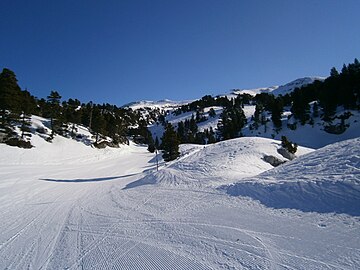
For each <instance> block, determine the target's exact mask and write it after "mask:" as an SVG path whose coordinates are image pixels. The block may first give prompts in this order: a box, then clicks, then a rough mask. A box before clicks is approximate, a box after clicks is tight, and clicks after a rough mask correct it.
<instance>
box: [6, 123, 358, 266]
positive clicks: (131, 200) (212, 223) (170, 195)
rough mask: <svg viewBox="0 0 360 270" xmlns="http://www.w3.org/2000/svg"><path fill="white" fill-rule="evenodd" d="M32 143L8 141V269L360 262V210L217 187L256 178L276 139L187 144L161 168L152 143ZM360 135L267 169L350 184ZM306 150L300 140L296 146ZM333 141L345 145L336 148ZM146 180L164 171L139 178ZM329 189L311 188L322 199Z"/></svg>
mask: <svg viewBox="0 0 360 270" xmlns="http://www.w3.org/2000/svg"><path fill="white" fill-rule="evenodd" d="M41 123H43V122H42V121H40V122H39V124H41ZM32 142H33V144H34V146H35V147H34V148H32V149H20V148H14V147H10V146H7V145H4V144H1V145H0V220H1V222H0V268H1V269H15V270H17V269H19V270H20V269H21V270H22V269H358V268H359V267H360V253H359V250H360V244H359V243H360V241H359V240H360V239H359V235H360V234H359V232H360V221H359V218H358V217H356V216H352V215H353V214H354V213H353V212H352V213H350V214H352V215H344V214H342V215H338V214H336V215H334V214H326V213H318V212H303V211H299V209H298V208H297V209H298V210H291V209H288V208H283V207H286V206H282V208H281V209H274V208H269V207H267V206H266V203H263V204H262V203H259V202H258V201H256V200H252V199H250V198H248V197H242V196H230V195H228V194H227V193H226V192H224V191H223V189H216V188H215V187H214V186H218V185H220V184H223V183H228V182H230V181H234V180H239V179H243V180H244V179H249V178H248V177H249V176H252V177H255V178H254V179H259V177H257V176H256V174H257V173H259V172H263V171H265V170H267V169H269V168H271V166H270V165H268V164H266V163H265V162H264V161H262V155H264V154H269V155H276V156H277V157H278V158H281V157H280V156H278V154H277V151H276V149H277V148H278V147H279V142H277V141H273V140H268V139H261V138H239V139H235V140H230V141H226V142H221V143H218V144H214V145H209V146H207V147H205V148H204V147H203V146H194V145H184V146H182V153H183V154H182V157H181V158H180V159H179V160H176V161H174V162H172V163H169V164H166V165H165V164H163V163H161V164H160V171H159V172H156V169H155V164H156V163H155V161H156V159H155V156H154V154H151V153H149V152H148V151H147V150H146V147H144V146H139V145H135V144H133V143H130V145H124V146H121V147H120V148H105V149H95V148H92V147H90V146H88V145H86V144H84V143H83V142H76V141H74V140H72V139H68V138H64V137H60V136H56V137H55V138H54V140H53V142H52V143H49V142H46V141H45V140H44V139H42V138H41V137H40V135H38V134H35V135H34V136H33V137H32ZM356 145H359V140H353V141H349V142H344V144H340V145H338V146H335V147H334V148H331V147H329V148H326V149H323V150H320V151H319V156H318V155H317V154H316V153H317V151H315V152H312V153H310V154H308V155H304V156H302V157H299V159H298V162H296V161H295V162H289V163H288V165H286V164H285V165H283V166H281V167H278V169H275V170H274V171H275V172H277V173H275V172H274V173H272V172H271V171H273V170H271V171H269V172H268V173H267V174H264V177H267V178H266V179H268V178H269V177H272V178H271V181H272V182H275V181H282V179H281V177H284V179H285V180H286V173H285V172H286V168H288V169H287V170H289V172H290V175H296V174H300V175H301V176H302V177H304V178H305V180H306V181H307V182H309V181H310V179H315V180H316V181H321V180H322V179H325V180H326V181H331V179H334V180H335V181H340V180H339V179H342V182H343V183H348V182H349V181H350V182H351V183H352V185H353V186H354V185H355V184H356V183H358V171H359V164H358V163H359V162H358V158H359V157H358V155H357V153H358V152H359V151H358V150H359V149H358V147H357V146H356ZM342 148H344V151H342V152H341V151H340V150H341V149H342ZM351 150H352V152H351ZM301 151H303V152H301ZM308 151H309V150H307V149H302V148H300V153H305V152H308ZM333 151H339V154H338V155H335V158H332V156H334V152H333ZM345 153H348V154H349V155H348V156H347V155H345ZM309 156H310V157H314V158H313V159H308V158H306V157H309ZM341 157H343V159H341ZM340 160H342V161H343V162H339V161H340ZM324 162H325V163H326V164H327V165H326V166H325V165H324V164H323V163H324ZM332 162H335V164H332ZM304 168H306V170H305V169H304ZM317 168H320V173H319V174H318V169H317ZM306 171H308V173H306ZM276 175H278V176H279V177H280V178H279V179H275V177H276ZM173 176H176V179H175V180H176V182H172V180H173V179H174V177H173ZM167 177H170V178H167ZM243 177H245V178H243ZM261 177H263V176H261ZM289 177H290V176H289ZM351 177H352V178H351ZM144 179H150V180H154V179H158V180H159V181H155V182H153V183H155V184H151V185H149V184H148V185H144V182H142V185H140V183H141V181H142V180H144ZM266 179H265V180H263V181H268V182H269V179H268V180H266ZM254 181H257V180H254ZM259 181H260V180H259ZM191 182H193V183H194V182H195V183H196V184H192V183H191ZM200 182H201V184H200V185H199V184H198V183H200ZM284 182H286V181H284ZM287 182H289V183H293V182H292V181H287ZM169 183H170V184H171V185H169ZM173 183H180V184H181V185H178V186H177V188H174V185H173ZM189 183H190V184H189ZM203 183H204V184H203ZM324 190H325V189H324V188H322V189H311V190H310V189H307V191H308V192H312V193H314V196H315V195H318V197H319V198H320V199H321V198H324V196H323V195H324V194H323V192H324ZM347 191H348V189H337V190H336V193H335V194H333V196H335V195H336V197H338V198H340V197H344V196H345V197H347V196H348V193H347ZM353 192H355V191H353ZM275 194H277V193H276V192H275ZM351 194H354V193H351ZM265 195H266V193H265ZM351 198H354V195H352V197H351ZM285 199H286V200H284V199H283V197H281V196H280V197H279V200H281V201H285V202H286V201H289V198H288V197H285ZM303 203H305V202H303ZM353 203H354V205H355V206H356V205H359V201H356V200H355V201H354V200H353ZM300 210H301V209H300ZM319 212H320V211H319Z"/></svg>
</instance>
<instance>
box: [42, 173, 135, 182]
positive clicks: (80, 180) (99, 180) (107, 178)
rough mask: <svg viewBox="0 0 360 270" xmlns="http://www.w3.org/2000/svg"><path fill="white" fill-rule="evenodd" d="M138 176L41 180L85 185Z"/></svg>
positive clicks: (43, 179)
mask: <svg viewBox="0 0 360 270" xmlns="http://www.w3.org/2000/svg"><path fill="white" fill-rule="evenodd" d="M134 175H137V173H132V174H127V175H119V176H110V177H99V178H86V179H81V178H77V179H50V178H41V179H39V180H42V181H48V182H61V183H84V182H101V181H110V180H116V179H121V178H127V177H130V176H134Z"/></svg>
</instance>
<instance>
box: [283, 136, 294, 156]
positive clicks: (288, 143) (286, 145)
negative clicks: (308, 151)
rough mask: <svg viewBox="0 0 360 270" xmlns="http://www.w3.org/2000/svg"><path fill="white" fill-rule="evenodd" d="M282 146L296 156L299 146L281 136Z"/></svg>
mask: <svg viewBox="0 0 360 270" xmlns="http://www.w3.org/2000/svg"><path fill="white" fill-rule="evenodd" d="M281 146H282V147H284V148H285V149H286V150H288V151H289V153H291V154H295V152H296V151H297V144H296V143H292V142H291V141H289V140H288V138H286V136H281Z"/></svg>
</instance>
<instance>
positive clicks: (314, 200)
mask: <svg viewBox="0 0 360 270" xmlns="http://www.w3.org/2000/svg"><path fill="white" fill-rule="evenodd" d="M227 193H228V194H230V195H232V196H245V197H250V198H252V199H255V200H258V201H260V203H262V204H264V205H265V206H268V207H272V208H276V209H280V208H291V209H297V210H300V211H303V212H318V213H339V214H348V215H352V216H360V186H357V185H353V184H351V183H346V182H330V181H326V182H325V181H313V182H301V181H299V182H281V183H271V184H270V183H266V184H263V183H259V182H242V183H241V182H240V183H236V184H234V185H232V186H230V187H227Z"/></svg>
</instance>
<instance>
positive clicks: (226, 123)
mask: <svg viewBox="0 0 360 270" xmlns="http://www.w3.org/2000/svg"><path fill="white" fill-rule="evenodd" d="M246 122H247V121H246V117H245V114H244V111H243V110H242V108H241V107H237V106H229V107H227V108H225V109H224V110H223V112H222V114H221V124H220V125H219V126H218V129H219V131H220V135H221V137H222V139H223V140H228V139H233V138H237V137H239V136H241V129H242V128H243V127H244V125H245V124H246Z"/></svg>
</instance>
